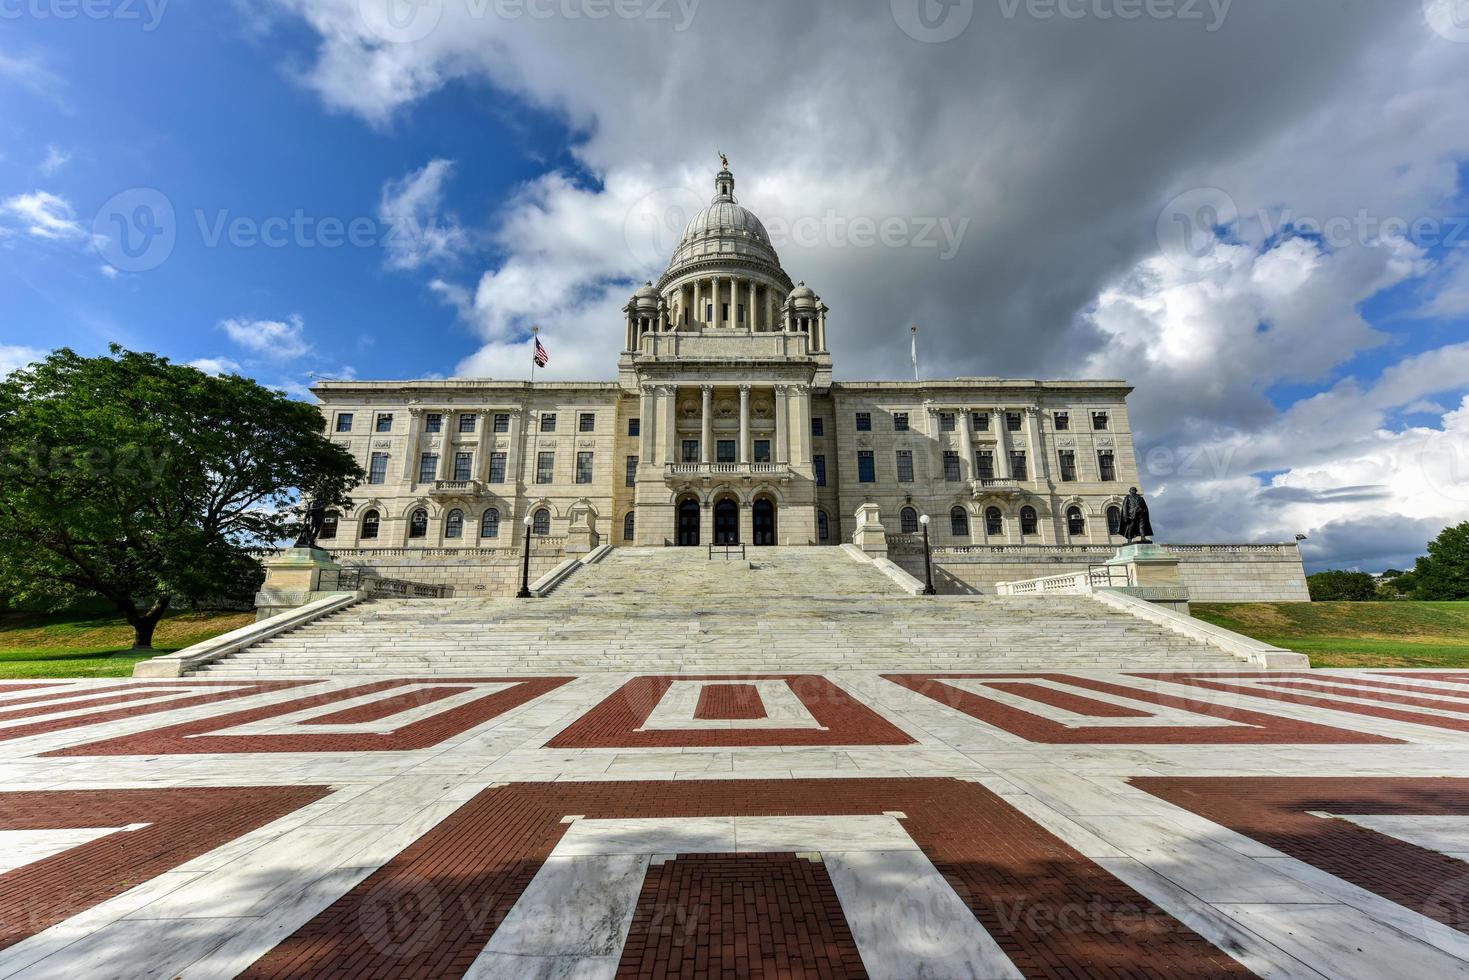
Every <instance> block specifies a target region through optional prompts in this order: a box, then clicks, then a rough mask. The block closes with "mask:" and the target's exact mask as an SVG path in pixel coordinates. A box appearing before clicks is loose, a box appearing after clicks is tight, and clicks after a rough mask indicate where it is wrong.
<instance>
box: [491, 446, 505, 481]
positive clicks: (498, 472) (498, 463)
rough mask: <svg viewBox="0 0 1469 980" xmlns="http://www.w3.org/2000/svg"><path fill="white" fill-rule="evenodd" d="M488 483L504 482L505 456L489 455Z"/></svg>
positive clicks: (501, 454) (499, 454)
mask: <svg viewBox="0 0 1469 980" xmlns="http://www.w3.org/2000/svg"><path fill="white" fill-rule="evenodd" d="M490 482H491V483H504V482H505V454H504V453H490Z"/></svg>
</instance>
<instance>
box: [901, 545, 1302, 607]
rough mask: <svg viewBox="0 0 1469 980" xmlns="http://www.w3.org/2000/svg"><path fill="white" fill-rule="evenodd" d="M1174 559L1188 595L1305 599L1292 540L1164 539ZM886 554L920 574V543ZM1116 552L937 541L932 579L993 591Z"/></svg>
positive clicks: (958, 588) (947, 589) (950, 588)
mask: <svg viewBox="0 0 1469 980" xmlns="http://www.w3.org/2000/svg"><path fill="white" fill-rule="evenodd" d="M1163 548H1164V550H1165V551H1167V552H1169V553H1170V554H1172V555H1173V556H1174V557H1176V558H1177V559H1178V563H1179V564H1178V571H1179V575H1180V576H1181V577H1182V578H1183V582H1184V584H1185V585H1186V586H1188V589H1189V598H1190V600H1191V601H1193V602H1310V601H1311V596H1310V593H1309V592H1308V591H1307V588H1306V570H1305V566H1304V565H1303V564H1302V563H1301V552H1300V549H1299V548H1298V547H1297V546H1296V545H1294V544H1265V545H1164V546H1163ZM889 549H890V550H889V554H888V557H889V558H891V559H892V560H893V561H895V562H896V563H897V564H899V565H900V566H902V567H903V569H904V570H905V571H907V572H908V573H909V574H910V575H913V576H915V577H916V578H918V579H920V580H921V579H922V578H923V550H922V548H921V546H917V545H916V543H915V542H912V541H908V540H904V539H903V538H902V537H901V536H896V535H890V536H889ZM1116 553H1117V549H1116V548H1113V547H1109V546H1101V545H1094V546H1083V547H1064V546H1058V547H1045V546H1039V545H1020V546H996V547H974V548H935V549H934V552H933V556H934V587H935V588H937V589H938V591H939V592H941V593H945V594H950V595H954V594H984V595H993V594H995V586H996V584H998V583H1000V582H1020V581H1024V580H1026V579H1033V578H1045V577H1047V576H1051V575H1061V574H1063V573H1066V572H1079V571H1085V570H1086V569H1087V568H1088V567H1090V566H1092V565H1100V564H1102V563H1103V562H1105V561H1107V560H1108V559H1109V558H1111V557H1112V556H1114V555H1115V554H1116Z"/></svg>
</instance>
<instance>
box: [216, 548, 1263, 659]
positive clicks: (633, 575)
mask: <svg viewBox="0 0 1469 980" xmlns="http://www.w3.org/2000/svg"><path fill="white" fill-rule="evenodd" d="M748 555H749V558H748V560H746V561H740V560H738V559H736V560H732V561H726V560H722V559H719V558H716V559H715V560H714V561H710V560H709V559H708V556H707V553H706V552H705V551H703V550H693V549H690V550H678V549H618V550H615V551H613V552H612V553H610V554H609V555H608V556H607V557H606V558H605V559H603V560H602V561H601V562H599V563H596V564H593V565H589V566H586V567H584V568H582V569H580V570H578V572H577V573H576V574H575V575H573V576H571V577H570V578H568V579H566V580H565V581H564V582H563V583H562V584H561V585H560V586H559V587H558V588H557V589H556V590H555V591H554V593H553V594H551V595H550V596H548V597H546V598H542V599H535V600H524V601H521V600H515V599H473V598H469V599H442V600H412V599H389V600H378V601H372V602H365V603H360V604H358V605H356V606H352V607H350V608H348V609H345V610H342V611H340V612H338V613H335V614H333V615H330V616H327V617H324V618H322V619H319V620H316V621H314V622H311V623H309V624H307V625H305V626H302V627H300V628H298V629H295V630H292V631H290V632H288V633H283V634H281V635H279V636H276V637H273V638H271V639H268V640H265V641H263V642H261V643H258V644H256V645H254V646H251V647H248V648H246V649H244V650H242V651H240V652H239V653H236V654H234V655H232V656H230V657H227V658H225V659H223V660H221V661H218V662H216V663H214V664H211V665H209V666H208V667H206V668H204V669H203V670H202V671H201V672H202V673H207V674H209V675H211V676H272V677H279V676H322V675H330V674H343V673H360V674H391V675H412V676H419V675H424V676H433V675H445V676H447V675H459V676H473V675H498V674H547V673H562V672H581V673H585V672H588V671H598V670H608V671H639V672H648V673H665V672H667V673H678V672H685V673H689V672H697V673H707V672H719V673H726V672H736V673H739V672H779V673H790V672H806V671H829V670H844V669H853V670H905V671H906V670H913V671H930V670H931V671H969V670H976V671H988V670H1048V669H1080V668H1087V669H1194V668H1210V667H1212V668H1220V667H1234V666H1243V665H1242V664H1240V662H1239V661H1238V660H1236V659H1235V658H1234V657H1232V656H1230V655H1229V654H1227V653H1225V652H1223V651H1221V650H1219V649H1217V648H1215V647H1213V646H1210V645H1207V644H1205V643H1202V642H1198V641H1195V640H1192V639H1189V638H1187V637H1184V636H1180V635H1178V634H1176V633H1174V632H1172V631H1170V630H1168V629H1166V628H1165V627H1162V626H1158V625H1154V624H1152V623H1149V622H1146V621H1144V620H1141V619H1138V618H1136V617H1134V616H1131V615H1129V614H1127V613H1125V612H1121V611H1118V610H1115V609H1110V608H1108V607H1106V606H1103V605H1102V604H1100V603H1098V602H1095V601H1094V600H1092V599H1089V598H1086V597H1082V596H1045V597H1004V598H1000V597H986V596H939V597H932V598H915V597H911V596H908V595H905V594H903V593H902V591H901V590H900V589H898V587H897V586H896V585H895V584H894V583H893V582H892V581H890V580H889V579H888V578H887V577H886V576H885V575H883V574H882V572H880V571H878V570H877V569H876V568H875V567H873V566H872V564H871V563H869V562H864V561H858V560H856V559H854V558H852V557H851V556H850V555H849V554H848V553H847V552H845V551H843V550H842V549H840V548H801V549H794V548H792V549H758V550H757V549H750V551H749V552H748Z"/></svg>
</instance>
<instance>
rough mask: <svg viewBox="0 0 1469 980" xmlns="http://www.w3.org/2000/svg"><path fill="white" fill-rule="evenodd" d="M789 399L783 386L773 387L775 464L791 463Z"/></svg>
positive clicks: (786, 389) (787, 390)
mask: <svg viewBox="0 0 1469 980" xmlns="http://www.w3.org/2000/svg"><path fill="white" fill-rule="evenodd" d="M790 438H791V399H790V394H789V389H788V388H787V387H786V386H785V385H776V386H775V460H774V461H775V462H777V463H781V464H789V463H790V461H791V449H790Z"/></svg>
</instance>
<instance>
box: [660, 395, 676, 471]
mask: <svg viewBox="0 0 1469 980" xmlns="http://www.w3.org/2000/svg"><path fill="white" fill-rule="evenodd" d="M660 390H661V391H662V393H663V418H662V419H660V420H659V422H660V423H661V424H662V426H663V462H664V463H665V464H666V463H676V462H678V386H677V385H665V386H664V387H663V388H662V389H660Z"/></svg>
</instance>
